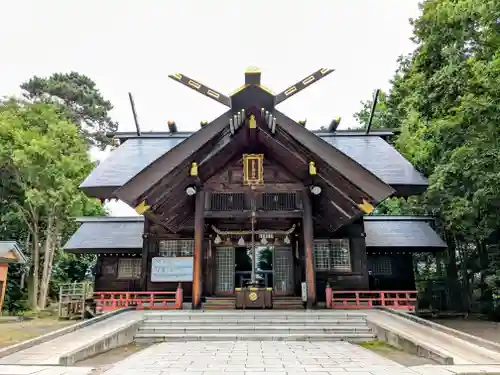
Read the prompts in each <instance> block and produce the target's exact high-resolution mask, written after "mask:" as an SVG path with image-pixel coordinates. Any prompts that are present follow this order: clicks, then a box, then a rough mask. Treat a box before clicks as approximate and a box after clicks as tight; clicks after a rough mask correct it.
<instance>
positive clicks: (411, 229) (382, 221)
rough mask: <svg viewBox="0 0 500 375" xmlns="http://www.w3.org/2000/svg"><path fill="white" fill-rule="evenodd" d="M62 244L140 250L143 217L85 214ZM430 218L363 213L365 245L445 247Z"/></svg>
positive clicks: (71, 248) (77, 248) (83, 249)
mask: <svg viewBox="0 0 500 375" xmlns="http://www.w3.org/2000/svg"><path fill="white" fill-rule="evenodd" d="M77 220H78V221H79V222H80V223H81V225H80V227H79V228H78V230H77V231H76V232H75V233H74V234H73V236H72V237H71V238H70V239H69V241H68V242H67V243H66V244H65V245H64V250H66V251H68V252H73V253H106V252H115V253H140V251H141V249H142V234H143V231H144V217H143V216H133V217H85V218H78V219H77ZM431 222H432V218H429V217H415V216H365V217H364V224H365V232H366V246H367V247H368V248H411V249H415V250H417V249H418V250H421V251H433V250H438V249H442V248H446V244H445V242H444V241H443V240H442V239H441V238H440V237H439V235H438V234H437V233H436V232H435V231H434V230H433V229H432V227H431V225H430V223H431Z"/></svg>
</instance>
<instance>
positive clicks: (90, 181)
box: [80, 131, 428, 198]
mask: <svg viewBox="0 0 500 375" xmlns="http://www.w3.org/2000/svg"><path fill="white" fill-rule="evenodd" d="M191 134H192V133H187V132H182V133H174V134H170V133H168V132H150V133H142V135H141V137H137V135H135V133H117V134H116V137H117V138H119V139H122V142H123V143H122V144H121V145H120V146H119V147H118V148H117V149H116V150H114V151H112V152H111V154H110V155H109V156H108V157H107V158H106V159H104V160H103V161H102V162H101V163H100V164H99V165H98V166H97V167H96V168H95V169H94V170H93V171H92V173H91V174H90V175H89V176H88V177H87V178H86V179H85V180H84V181H83V183H82V184H81V185H80V187H81V188H82V189H83V190H84V191H85V192H86V193H87V194H89V195H90V196H94V197H96V198H113V192H114V191H115V190H116V189H117V188H119V187H121V186H123V185H124V184H125V183H126V182H127V181H129V180H130V179H131V178H133V177H134V176H136V175H137V174H138V173H139V172H140V171H141V170H143V169H144V168H146V167H147V166H148V165H150V164H151V163H152V162H153V161H155V160H156V159H158V158H159V157H160V156H161V155H163V154H164V153H165V152H167V151H169V150H170V149H172V147H174V146H176V145H177V144H178V143H180V142H182V141H183V140H184V139H186V138H187V137H188V136H189V135H191ZM383 134H385V132H384V133H383ZM383 134H379V133H377V132H375V131H374V132H372V133H370V134H369V135H365V134H362V133H360V132H352V131H349V132H347V131H346V132H338V133H326V132H318V133H317V135H318V136H319V137H321V138H323V139H324V140H325V141H327V142H328V143H330V144H331V145H332V146H334V147H336V148H337V149H338V150H340V151H342V152H343V153H345V154H346V155H347V156H349V157H351V158H352V159H353V160H355V161H356V162H358V163H359V164H361V165H362V166H364V167H365V168H366V169H368V170H369V171H370V172H372V173H373V174H375V175H376V176H378V177H379V178H380V179H381V180H382V181H384V182H386V183H387V184H389V185H390V186H392V187H393V188H394V189H395V190H396V192H397V193H398V194H399V195H403V196H405V195H407V192H408V193H410V194H417V193H420V192H422V191H423V190H425V188H426V187H427V185H428V183H427V180H426V178H425V177H424V176H423V175H422V174H421V173H420V172H418V171H417V170H416V169H415V168H414V167H413V166H412V165H411V163H410V162H409V161H408V160H406V159H405V158H404V157H403V156H402V155H401V154H400V153H399V152H398V151H397V150H396V149H395V148H394V147H392V146H391V145H390V144H389V143H387V142H386V141H385V140H384V139H383V138H382V137H381V135H383ZM410 194H408V195H410Z"/></svg>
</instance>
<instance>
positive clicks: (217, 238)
mask: <svg viewBox="0 0 500 375" xmlns="http://www.w3.org/2000/svg"><path fill="white" fill-rule="evenodd" d="M221 242H222V238H220V236H219V235H217V236H215V239H214V243H215V244H216V245H218V244H220V243H221Z"/></svg>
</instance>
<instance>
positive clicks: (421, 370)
mask: <svg viewBox="0 0 500 375" xmlns="http://www.w3.org/2000/svg"><path fill="white" fill-rule="evenodd" d="M451 367H454V369H452V368H451ZM490 369H492V367H491V366H490ZM471 370H473V371H478V368H477V367H475V368H472V367H468V368H467V369H466V370H464V368H463V367H461V368H460V367H459V366H450V369H446V367H445V366H418V367H405V366H402V365H400V364H398V363H396V362H393V361H391V360H389V359H386V358H383V357H381V356H379V355H378V354H375V353H373V352H371V351H369V350H366V349H364V348H362V347H360V346H357V345H353V344H349V343H347V342H338V341H337V342H317V343H314V342H292V341H274V342H272V341H265V342H245V341H231V342H185V343H181V342H177V343H161V344H157V345H155V346H152V347H150V348H147V349H145V350H143V351H141V352H138V353H136V354H134V355H132V356H130V357H128V358H126V359H124V360H123V361H121V362H118V363H117V364H116V365H115V366H114V367H113V368H112V369H110V370H108V371H106V372H105V373H104V375H132V374H134V375H135V374H143V373H144V374H148V375H175V374H176V375H181V374H183V375H222V374H223V375H294V374H295V375H396V374H397V375H419V374H420V375H452V374H458V373H465V372H468V373H470V371H471ZM479 370H482V369H479ZM496 371H497V372H500V366H498V367H496Z"/></svg>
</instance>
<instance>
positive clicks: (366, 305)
mask: <svg viewBox="0 0 500 375" xmlns="http://www.w3.org/2000/svg"><path fill="white" fill-rule="evenodd" d="M416 303H417V291H415V290H383V291H378V290H377V291H373V290H343V291H334V290H332V288H330V287H327V288H326V307H327V308H330V309H370V308H374V307H389V308H391V309H395V310H406V311H415V307H416Z"/></svg>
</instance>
